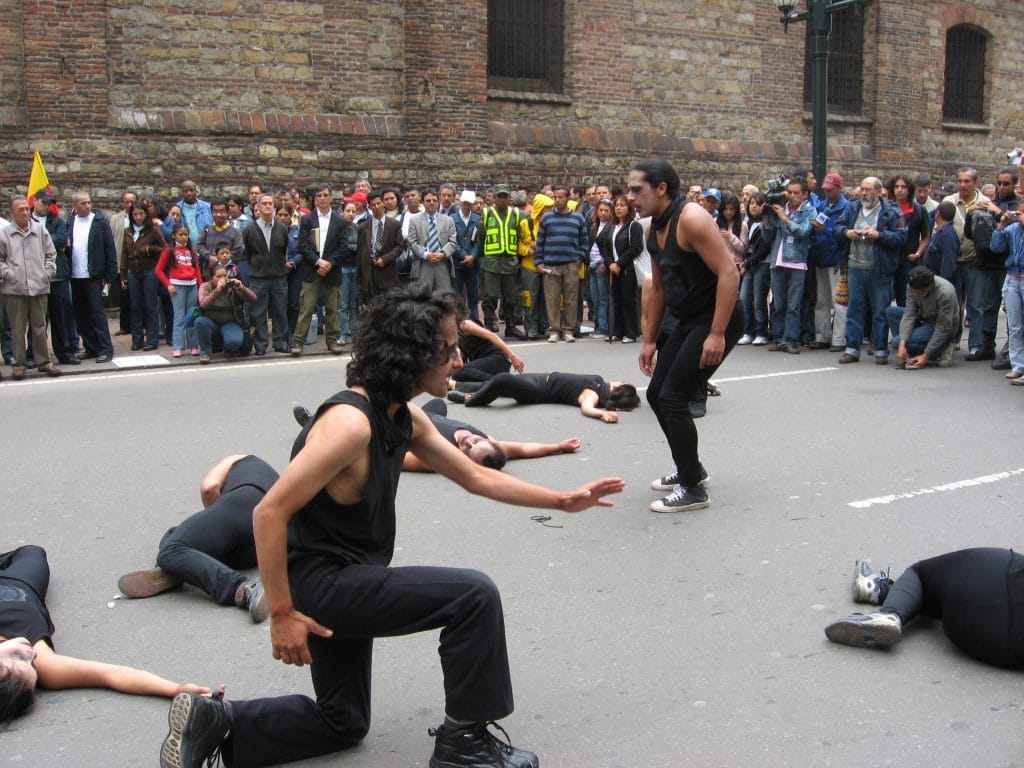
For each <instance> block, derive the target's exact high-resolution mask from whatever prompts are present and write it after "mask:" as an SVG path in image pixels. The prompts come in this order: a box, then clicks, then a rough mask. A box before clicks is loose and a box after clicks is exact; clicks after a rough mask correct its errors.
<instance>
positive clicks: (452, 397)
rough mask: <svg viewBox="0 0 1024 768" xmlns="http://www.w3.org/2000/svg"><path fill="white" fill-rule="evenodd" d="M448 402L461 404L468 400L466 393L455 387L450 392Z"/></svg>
mask: <svg viewBox="0 0 1024 768" xmlns="http://www.w3.org/2000/svg"><path fill="white" fill-rule="evenodd" d="M448 402H451V403H459V404H460V405H461V404H463V403H465V402H466V393H465V392H460V391H459V390H457V389H453V390H451V391H450V392H449V393H448Z"/></svg>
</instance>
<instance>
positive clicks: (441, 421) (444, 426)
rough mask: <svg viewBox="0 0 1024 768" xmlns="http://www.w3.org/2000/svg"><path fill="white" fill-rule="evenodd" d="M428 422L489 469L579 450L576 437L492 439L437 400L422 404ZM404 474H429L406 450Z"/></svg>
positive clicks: (304, 416) (298, 415) (304, 417)
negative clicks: (451, 414) (532, 440)
mask: <svg viewBox="0 0 1024 768" xmlns="http://www.w3.org/2000/svg"><path fill="white" fill-rule="evenodd" d="M423 412H424V413H425V414H427V417H428V418H429V419H430V421H431V423H432V424H433V425H434V426H435V427H437V431H438V432H440V433H441V435H442V437H444V438H445V440H447V441H448V442H449V443H451V444H452V445H454V446H455V447H456V448H458V449H459V450H460V451H462V452H463V453H464V454H466V455H467V456H469V458H471V459H472V460H473V461H475V462H476V463H477V464H480V465H481V466H484V467H490V468H491V469H501V468H502V467H504V466H505V462H506V461H507V460H508V459H539V458H541V457H543V456H554V455H555V454H557V453H572V452H573V451H575V450H576V449H577V448H579V447H580V439H579V438H578V437H570V438H567V439H566V440H562V441H561V442H558V443H516V442H513V441H511V440H495V439H494V438H493V437H491V436H490V435H488V434H486V433H485V432H482V431H480V430H479V429H477V428H476V427H474V426H473V425H472V424H467V423H466V422H464V421H459V420H458V419H452V418H449V417H448V404H447V403H445V401H444V400H442V399H441V398H439V397H435V398H434V399H432V400H430V401H428V402H427V403H425V404H424V405H423ZM292 414H293V415H294V416H295V420H296V421H297V422H299V426H300V427H304V426H306V424H308V423H309V421H310V419H312V418H313V414H311V413H310V412H309V411H308V410H306V409H305V408H303V407H302V406H301V405H297V406H295V409H294V410H293V411H292ZM402 471H403V472H428V471H429V470H428V469H427V468H426V466H424V464H423V462H422V461H420V460H419V459H417V458H416V457H415V456H414V455H413V453H412V451H406V453H405V460H404V461H403V462H402Z"/></svg>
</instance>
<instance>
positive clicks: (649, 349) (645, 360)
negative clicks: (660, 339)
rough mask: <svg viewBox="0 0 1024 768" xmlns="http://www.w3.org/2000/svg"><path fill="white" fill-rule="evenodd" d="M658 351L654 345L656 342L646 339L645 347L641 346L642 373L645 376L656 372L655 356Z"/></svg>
mask: <svg viewBox="0 0 1024 768" xmlns="http://www.w3.org/2000/svg"><path fill="white" fill-rule="evenodd" d="M657 352H658V348H657V347H656V346H654V342H648V341H646V340H645V341H644V345H643V347H641V348H640V373H642V374H643V375H644V376H651V375H652V374H653V373H654V356H655V354H657Z"/></svg>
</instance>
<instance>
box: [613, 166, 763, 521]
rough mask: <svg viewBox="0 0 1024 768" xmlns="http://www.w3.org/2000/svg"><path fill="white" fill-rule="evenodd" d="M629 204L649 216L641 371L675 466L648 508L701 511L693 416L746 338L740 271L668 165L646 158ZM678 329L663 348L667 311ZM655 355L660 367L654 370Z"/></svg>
mask: <svg viewBox="0 0 1024 768" xmlns="http://www.w3.org/2000/svg"><path fill="white" fill-rule="evenodd" d="M628 189H629V199H630V200H631V201H632V202H633V203H634V205H635V206H636V208H637V213H638V215H639V216H641V217H643V216H651V217H653V218H652V220H651V232H650V235H649V236H648V238H647V250H648V251H649V252H650V254H651V272H652V274H651V278H652V281H651V292H650V302H649V305H648V314H647V322H646V324H645V327H644V346H643V349H642V350H641V351H640V370H641V371H642V372H643V373H644V374H645V375H647V376H652V378H651V383H650V385H649V386H648V388H647V401H648V402H649V403H650V404H651V408H652V409H653V410H654V413H655V415H656V416H657V417H658V423H659V424H660V425H661V430H662V432H664V433H665V438H666V439H667V440H668V445H669V448H670V449H671V451H672V460H673V461H674V462H675V468H674V469H673V471H672V472H669V473H668V474H667V475H665V476H664V477H661V478H659V479H658V480H655V481H654V482H653V483H652V484H651V486H652V487H653V488H654V489H656V490H668V491H671V493H670V494H669V495H668V496H666V497H665V498H663V499H660V500H658V501H656V502H654V503H653V504H651V509H652V510H654V511H655V512H680V511H683V510H689V509H704V508H705V507H707V506H708V505H709V503H710V502H709V500H708V494H707V491H705V490H704V488H703V487H702V485H701V484H702V483H703V482H704V481H705V480H706V479H707V472H706V471H705V470H704V467H703V466H701V463H700V458H699V456H698V454H697V427H696V425H695V424H694V422H693V416H692V415H691V413H690V401H691V400H692V399H693V398H692V395H693V393H694V392H702V391H704V388H706V387H707V383H708V379H710V378H711V377H712V376H713V375H714V373H715V371H716V370H718V366H720V365H721V364H722V361H723V360H724V359H725V356H726V355H727V354H729V351H730V350H731V349H732V348H733V346H735V344H736V342H737V341H738V340H739V338H740V334H742V333H743V308H742V306H739V305H737V303H736V293H737V289H738V286H739V273H738V272H737V271H736V266H735V265H734V264H733V261H732V259H731V258H730V256H729V253H728V251H727V250H726V248H725V244H724V241H723V240H722V235H721V231H720V230H719V228H718V226H717V225H716V224H715V222H714V219H712V218H711V216H710V215H709V214H708V212H707V211H705V210H704V209H703V208H701V207H700V206H699V205H696V204H693V205H689V204H687V202H686V198H685V197H683V196H680V194H679V176H678V174H677V173H676V172H675V170H674V169H673V168H672V166H671V165H669V164H668V163H667V162H665V161H664V160H657V159H651V160H641V161H640V162H638V163H637V164H636V165H634V166H633V168H632V170H631V171H630V172H629V181H628ZM666 308H667V309H668V311H669V312H670V313H671V315H672V317H673V318H675V320H676V321H677V325H676V327H675V329H674V330H673V331H672V333H671V334H670V335H669V337H668V339H667V340H666V341H665V343H664V345H663V346H662V347H661V350H660V351H658V350H657V347H656V345H655V341H656V339H657V336H658V331H659V329H660V328H661V321H662V318H663V317H664V313H665V309H666ZM655 357H657V365H655Z"/></svg>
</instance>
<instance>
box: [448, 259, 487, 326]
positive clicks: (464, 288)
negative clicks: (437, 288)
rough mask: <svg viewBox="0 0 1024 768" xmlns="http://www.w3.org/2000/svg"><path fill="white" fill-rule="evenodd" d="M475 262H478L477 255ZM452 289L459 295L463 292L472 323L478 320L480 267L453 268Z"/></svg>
mask: <svg viewBox="0 0 1024 768" xmlns="http://www.w3.org/2000/svg"><path fill="white" fill-rule="evenodd" d="M476 263H477V264H478V265H479V264H480V258H479V257H477V261H476ZM452 290H453V291H455V292H456V293H457V294H459V295H460V296H462V295H463V292H465V296H466V306H467V307H468V308H469V319H470V320H472V321H473V322H474V323H479V322H480V269H479V267H476V268H474V269H462V268H461V267H456V268H455V277H454V278H453V280H452Z"/></svg>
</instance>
